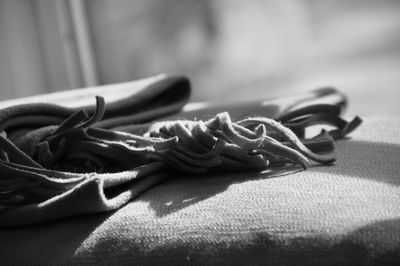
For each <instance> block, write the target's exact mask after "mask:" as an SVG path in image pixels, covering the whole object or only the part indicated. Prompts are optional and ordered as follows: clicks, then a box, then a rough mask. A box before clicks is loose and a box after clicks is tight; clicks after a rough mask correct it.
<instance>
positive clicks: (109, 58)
mask: <svg viewBox="0 0 400 266" xmlns="http://www.w3.org/2000/svg"><path fill="white" fill-rule="evenodd" d="M159 73H175V74H183V75H186V76H188V77H189V78H190V79H191V81H192V85H193V97H192V101H214V102H219V101H242V100H252V99H264V98H269V97H274V96H279V95H283V94H289V93H291V92H295V91H296V92H297V91H305V90H311V89H314V88H317V87H321V86H326V85H331V86H335V87H337V88H339V89H340V90H342V91H343V92H345V93H346V94H347V95H348V96H349V98H350V105H351V107H350V110H351V112H352V113H358V114H360V115H363V114H388V113H395V114H400V104H399V103H398V102H399V99H400V1H398V0H379V1H377V0H325V1H318V0H293V1H272V0H246V1H243V0H202V1H200V0H168V1H166V0H112V1H111V0H96V1H89V0H88V1H84V0H0V100H6V99H11V98H16V97H23V96H29V95H34V94H40V93H46V92H52V91H59V90H65V89H70V88H79V87H88V86H95V85H101V84H110V83H116V82H124V81H130V80H135V79H140V78H145V77H148V76H152V75H156V74H159Z"/></svg>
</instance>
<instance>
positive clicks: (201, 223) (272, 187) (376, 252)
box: [0, 117, 400, 265]
mask: <svg viewBox="0 0 400 266" xmlns="http://www.w3.org/2000/svg"><path fill="white" fill-rule="evenodd" d="M364 120H365V121H364V124H363V125H362V126H361V127H360V128H359V129H358V130H357V131H356V132H354V133H353V134H352V136H351V138H350V139H348V140H344V141H339V142H338V143H337V159H338V161H337V162H336V163H335V165H334V166H314V167H311V168H310V169H308V170H307V171H303V172H296V171H297V170H296V169H293V172H294V173H293V174H289V175H284V176H280V174H279V172H269V173H268V172H266V173H263V174H255V173H254V174H252V173H245V174H230V175H224V176H221V175H219V176H216V175H208V176H207V177H206V178H199V177H193V176H180V177H178V176H177V177H176V178H174V179H172V180H170V181H168V182H166V183H163V184H161V185H159V186H157V187H154V188H152V189H151V190H149V191H148V192H147V193H145V194H143V195H142V196H141V197H139V198H138V199H136V200H135V201H133V202H130V203H129V204H127V205H126V206H124V207H123V208H121V209H119V210H117V211H114V212H109V213H103V214H96V215H91V216H80V217H72V218H68V219H64V220H60V221H55V222H51V223H46V224H40V225H33V226H27V227H23V228H8V229H1V230H0V260H1V264H3V265H9V264H14V265H21V264H30V265H63V264H64V265H72V264H103V265H138V264H140V265H160V264H167V263H171V264H174V265H178V264H197V265H399V263H400V255H399V254H400V205H399V202H400V186H399V185H400V177H399V169H400V134H399V131H398V129H399V128H400V119H399V118H398V117H367V118H364Z"/></svg>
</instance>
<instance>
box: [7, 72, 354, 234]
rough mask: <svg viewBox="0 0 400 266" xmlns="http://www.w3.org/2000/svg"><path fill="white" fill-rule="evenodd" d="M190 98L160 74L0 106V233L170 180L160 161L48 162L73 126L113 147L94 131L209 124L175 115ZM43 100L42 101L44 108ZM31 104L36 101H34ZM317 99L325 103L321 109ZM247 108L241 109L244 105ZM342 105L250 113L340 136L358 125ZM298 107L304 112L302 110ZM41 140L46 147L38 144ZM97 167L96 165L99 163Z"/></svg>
mask: <svg viewBox="0 0 400 266" xmlns="http://www.w3.org/2000/svg"><path fill="white" fill-rule="evenodd" d="M94 95H101V96H104V98H105V102H102V101H101V100H98V101H97V105H96V104H95V103H94V102H92V103H90V102H89V98H90V99H91V100H92V101H93V96H94ZM189 95H190V83H189V81H188V79H187V78H185V77H180V76H167V75H162V76H157V77H154V78H151V79H147V80H142V81H136V82H133V83H126V84H122V85H118V86H109V87H105V88H97V89H91V90H76V91H71V92H66V93H55V94H50V95H47V96H43V97H41V98H37V97H36V98H35V97H33V98H30V99H27V100H26V99H25V100H22V101H27V102H25V103H21V102H18V101H16V102H12V101H11V103H10V102H8V103H6V104H7V105H8V106H6V107H4V108H2V109H1V110H0V131H1V132H2V133H1V136H0V145H1V148H2V150H1V154H0V159H1V160H0V171H1V174H2V179H1V181H0V188H1V193H0V207H1V210H0V227H7V226H18V225H25V224H34V223H40V222H44V221H49V220H54V219H58V218H62V217H69V216H75V215H79V214H87V213H96V212H104V211H109V210H115V209H117V208H120V207H121V206H123V205H124V204H126V203H127V202H129V201H130V200H132V199H134V198H136V197H137V196H139V195H141V194H142V193H143V192H144V191H146V190H148V189H149V188H151V187H153V186H155V185H156V184H159V183H160V182H162V181H164V180H166V179H167V178H170V177H171V176H173V175H176V171H172V170H171V169H170V168H168V167H166V165H165V164H164V163H162V162H159V161H155V162H151V163H145V164H143V165H141V166H135V167H134V168H132V169H129V168H126V169H124V170H123V171H111V172H107V171H100V172H97V171H91V172H88V171H86V172H85V171H84V170H85V169H91V168H90V167H95V166H96V165H94V166H93V165H86V166H84V167H88V168H83V169H84V170H83V171H80V170H79V169H77V168H78V165H74V164H67V163H66V164H62V165H60V164H57V163H55V158H58V157H59V154H57V152H61V153H62V152H63V151H64V150H65V149H69V148H70V147H71V146H74V145H73V144H74V143H72V144H71V143H69V144H68V145H64V144H63V142H62V138H61V137H59V136H60V134H61V135H62V136H65V134H69V136H71V135H72V137H75V135H74V134H75V133H76V132H78V133H79V132H83V131H69V130H70V129H71V128H74V126H75V125H77V124H79V125H81V126H82V127H89V126H92V125H93V124H94V126H95V127H96V128H98V129H99V130H98V131H94V132H95V133H96V134H97V136H98V135H102V136H103V137H105V138H111V139H112V140H113V141H114V142H113V143H112V144H115V145H118V144H119V143H117V142H118V139H113V138H115V135H114V134H111V136H110V131H101V129H105V130H117V131H118V132H126V133H133V134H142V133H143V132H146V131H147V130H149V129H151V127H152V124H153V121H155V120H158V121H160V120H171V119H178V118H179V119H183V118H185V119H207V118H209V117H203V116H202V114H201V111H198V110H197V111H187V112H182V113H179V111H180V110H181V109H182V108H183V107H184V106H185V104H186V103H187V101H188V99H189ZM46 97H47V98H48V99H49V102H45V101H46ZM38 99H39V102H35V101H36V100H38ZM98 99H99V98H98ZM324 101H326V102H327V103H328V104H330V105H329V106H327V105H326V104H325V105H324V104H323V103H322V104H321V102H324ZM313 102H316V103H315V105H312V104H311V103H313ZM101 105H105V106H104V107H105V109H106V112H103V111H104V108H99V106H101ZM246 105H247V106H248V103H247V104H246ZM345 105H346V99H345V97H344V96H343V95H341V94H340V93H339V92H337V91H336V90H334V89H330V88H326V89H320V90H316V91H313V92H310V93H305V94H301V95H295V96H290V97H285V98H280V99H272V100H270V101H263V102H262V103H260V102H257V103H254V106H255V109H257V108H258V111H259V114H257V112H256V111H254V112H252V113H251V114H252V115H260V116H262V117H268V118H274V119H277V120H278V121H284V122H287V123H286V124H287V125H288V126H289V128H290V129H292V130H293V131H294V132H297V133H296V134H298V135H304V134H305V132H304V128H305V127H309V126H312V125H314V124H318V123H321V122H322V123H323V122H332V124H333V125H335V126H336V127H337V129H336V130H332V131H330V135H331V136H333V138H340V137H343V136H344V135H346V134H347V133H349V132H351V131H352V130H353V129H354V128H355V127H357V126H358V124H359V123H360V120H357V119H355V120H353V121H352V122H350V123H348V122H346V121H345V120H343V119H341V118H340V117H339V115H340V113H341V112H342V109H343V108H344V107H345ZM302 106H303V107H304V108H301V107H302ZM315 106H317V107H315ZM314 107H315V108H314ZM213 108H214V110H215V111H216V113H218V112H220V111H228V113H229V111H230V109H231V110H232V117H233V118H235V119H240V118H243V117H235V111H233V110H236V111H237V110H240V105H236V106H235V108H232V106H231V107H230V106H214V107H209V108H205V109H206V110H207V112H206V113H207V116H210V114H212V113H213V111H212V110H213ZM321 108H322V109H321ZM326 108H327V109H328V111H326V112H328V113H325V111H322V113H320V110H325V109H326ZM205 109H203V110H205ZM99 110H100V111H99ZM331 113H334V115H331ZM307 115H309V116H307ZM242 116H243V114H242ZM304 116H306V117H305V118H304ZM100 118H102V120H101V121H99V119H100ZM65 132H67V133H65ZM71 132H72V133H71ZM64 133H65V134H64ZM118 134H119V133H118ZM118 134H117V135H118ZM76 136H78V135H76ZM118 136H121V135H118ZM323 137H324V136H323ZM44 139H46V141H43V140H44ZM47 139H49V140H48V141H47ZM321 141H322V142H324V143H325V142H330V140H327V139H326V138H322V140H321ZM80 144H81V143H78V144H77V143H75V150H74V151H80V150H79V148H80V147H81V146H80ZM89 144H90V143H89ZM89 144H88V145H89ZM311 144H313V143H311ZM311 144H310V145H311ZM317 144H318V143H317ZM53 146H54V147H56V148H57V149H56V152H54V151H53V148H54V147H53ZM311 146H312V145H311ZM318 147H319V146H318V145H317V146H315V148H318ZM329 147H330V148H329V151H331V150H333V146H332V147H331V146H329ZM96 148H100V150H99V153H102V152H103V153H106V154H104V157H105V158H109V160H112V157H113V155H112V154H107V153H108V151H109V150H101V146H96ZM38 156H39V157H38ZM71 156H72V157H73V158H74V159H76V157H79V156H81V157H82V156H83V157H85V156H86V157H91V154H88V153H85V152H82V153H78V152H73V153H72V155H71ZM96 160H99V159H98V158H97V157H96V158H93V160H92V161H94V162H96ZM117 161H118V160H117ZM101 164H102V162H99V165H101ZM27 180H28V182H27ZM38 180H39V181H38ZM18 190H23V191H24V197H21V196H20V195H19V194H18V193H15V191H18ZM30 198H34V199H35V201H34V202H32V201H31V200H30ZM25 201H26V202H27V203H26V204H24V203H25ZM10 206H11V207H10Z"/></svg>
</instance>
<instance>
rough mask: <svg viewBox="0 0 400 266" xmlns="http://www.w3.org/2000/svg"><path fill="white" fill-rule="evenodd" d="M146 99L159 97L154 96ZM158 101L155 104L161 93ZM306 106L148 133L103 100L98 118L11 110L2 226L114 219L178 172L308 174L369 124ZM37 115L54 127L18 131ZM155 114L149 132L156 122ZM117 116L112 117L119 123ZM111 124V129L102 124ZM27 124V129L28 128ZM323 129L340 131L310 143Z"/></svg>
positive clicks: (0, 179) (0, 194)
mask: <svg viewBox="0 0 400 266" xmlns="http://www.w3.org/2000/svg"><path fill="white" fill-rule="evenodd" d="M173 79H175V80H174V82H171V78H170V77H168V78H166V80H162V82H161V87H163V86H164V90H165V88H168V89H170V87H171V84H175V85H176V84H180V86H182V82H184V81H182V80H180V79H177V78H173ZM165 84H167V86H165ZM158 86H160V84H158ZM155 87H157V86H155ZM153 88H154V85H153ZM157 88H159V87H157ZM146 90H147V91H151V90H149V88H148V87H146ZM156 91H157V92H156V93H155V94H153V96H154V95H158V94H159V93H160V91H161V92H162V91H163V90H160V89H158V90H156ZM181 91H182V88H181ZM327 95H331V96H332V95H339V96H340V94H338V93H337V92H336V91H335V90H332V89H330V90H319V91H317V92H314V93H313V98H318V97H325V96H327ZM158 96H159V95H158ZM161 96H163V95H162V93H161ZM164 97H165V93H164ZM132 98H134V97H132ZM153 99H160V98H159V97H155V96H154V97H153ZM177 99H178V100H176V102H174V101H172V104H170V105H169V106H173V108H174V109H173V110H178V109H177V106H178V107H181V106H183V102H184V101H182V99H186V98H185V97H183V98H182V95H181V96H179V97H178V98H177ZM304 101H306V102H307V101H309V99H308V98H307V97H302V98H300V99H299V98H297V99H295V100H293V99H292V100H291V101H289V102H290V104H282V106H281V107H285V108H283V109H285V110H284V111H281V112H278V113H277V114H276V115H275V117H274V118H275V119H272V118H267V117H250V118H244V119H239V120H238V121H232V118H231V116H230V114H229V113H228V112H222V113H218V114H216V115H215V116H213V117H211V118H209V119H205V120H187V119H173V120H167V121H159V122H155V123H148V124H140V125H138V124H135V122H136V121H135V122H132V116H133V115H135V111H134V110H138V109H137V108H136V109H133V112H132V113H129V112H128V111H127V109H128V108H126V107H125V109H123V112H122V114H121V113H119V114H118V115H115V116H114V117H113V116H112V115H107V111H108V109H107V108H106V107H107V105H106V103H105V100H104V98H103V97H101V96H97V97H96V106H95V108H94V109H92V111H91V115H88V112H87V111H86V110H85V108H82V109H81V110H73V109H66V108H63V107H61V106H58V105H45V104H39V105H31V106H28V108H27V107H26V106H25V107H23V108H20V109H18V106H14V107H12V108H14V110H17V112H12V110H13V109H6V110H3V111H2V112H0V117H1V118H2V119H1V120H2V121H3V122H2V123H1V124H0V127H1V128H2V130H3V134H2V135H0V147H1V152H0V171H1V176H0V225H1V226H10V225H19V224H25V223H37V222H42V221H46V220H51V219H55V218H60V217H66V216H71V215H76V214H79V213H92V212H101V211H107V210H112V209H116V208H119V207H121V206H122V205H124V204H125V203H126V202H128V201H129V200H131V199H132V198H134V197H136V196H138V195H140V194H141V193H143V192H144V191H145V190H147V189H148V188H150V187H151V186H154V185H155V184H157V183H159V182H161V181H163V180H165V179H166V178H168V177H170V176H172V175H174V174H176V173H177V172H179V171H184V172H190V173H193V174H202V173H206V172H208V171H221V170H222V171H232V170H234V171H238V170H241V171H246V170H258V171H262V170H265V169H267V168H268V167H280V166H283V165H286V164H294V165H300V166H301V167H302V168H304V169H306V168H307V167H308V166H309V165H310V160H311V161H314V162H317V163H322V164H331V163H333V162H334V161H335V157H334V154H333V152H334V140H335V139H340V138H343V137H344V136H345V135H347V134H348V133H350V132H351V131H352V130H354V129H355V128H356V127H357V126H358V125H359V124H360V122H361V120H360V119H359V118H358V117H356V118H355V119H353V120H352V121H351V122H346V121H345V120H344V119H342V118H340V114H341V111H342V109H343V106H344V105H345V103H346V102H345V99H344V98H343V97H339V101H336V103H334V104H308V105H305V106H303V107H301V106H300V104H301V103H302V102H304ZM161 102H163V100H161ZM150 103H151V101H147V102H146V103H145V104H150ZM164 103H165V101H164ZM126 106H129V104H128V105H126ZM166 106H168V105H166ZM299 106H300V107H299ZM15 108H16V109H15ZM30 108H31V109H35V108H36V109H37V110H40V112H41V114H40V116H39V118H40V117H42V118H43V116H46V118H47V120H46V119H44V121H43V120H41V119H33V120H32V121H30V124H29V126H30V129H26V128H23V129H21V128H18V127H17V126H16V125H18V124H21V121H26V116H27V115H30V114H31V113H30V112H29V109H30ZM161 108H163V106H162V105H161ZM87 109H88V110H90V108H87ZM10 110H11V111H10ZM21 110H22V111H21ZM49 110H50V111H49ZM148 110H149V112H148V114H147V115H145V116H143V117H142V118H143V119H141V120H140V121H141V122H147V121H148V119H149V117H156V116H154V114H152V113H151V110H150V109H148ZM51 111H53V112H55V114H56V115H60V117H62V116H63V115H66V114H67V115H68V117H66V118H65V119H64V121H62V122H61V123H60V124H59V125H54V123H55V122H57V123H58V122H59V118H57V120H55V119H52V118H51V115H52V114H51ZM117 111H118V109H114V113H118V112H117ZM15 113H17V114H15ZM43 113H44V114H43ZM157 114H161V113H157ZM10 117H12V118H16V119H10ZM21 117H22V118H21ZM104 117H106V123H104V122H102V119H103V118H104ZM22 124H23V125H24V126H26V123H25V122H24V123H22ZM318 124H329V125H331V126H334V127H335V129H334V130H331V131H329V132H328V131H324V130H322V131H321V133H320V134H318V135H317V136H314V137H312V138H306V134H305V133H306V132H305V131H306V128H307V127H310V126H313V125H318ZM32 126H35V127H34V128H32ZM121 126H127V127H126V129H127V130H125V132H123V131H117V130H115V129H116V128H117V129H121ZM7 131H8V132H7ZM7 133H8V134H7ZM7 135H9V137H8V136H7ZM21 218H23V219H21Z"/></svg>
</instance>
